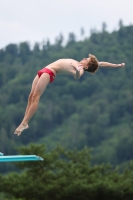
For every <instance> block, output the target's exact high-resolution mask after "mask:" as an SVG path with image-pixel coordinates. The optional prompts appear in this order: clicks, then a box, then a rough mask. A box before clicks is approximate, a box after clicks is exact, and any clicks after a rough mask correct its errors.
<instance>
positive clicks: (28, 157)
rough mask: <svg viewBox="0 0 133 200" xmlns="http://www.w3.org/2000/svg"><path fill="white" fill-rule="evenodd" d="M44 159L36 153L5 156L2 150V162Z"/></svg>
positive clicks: (0, 154) (0, 155)
mask: <svg viewBox="0 0 133 200" xmlns="http://www.w3.org/2000/svg"><path fill="white" fill-rule="evenodd" d="M37 160H41V161H43V158H41V157H39V156H36V155H13V156H4V155H3V153H1V152H0V162H20V161H37Z"/></svg>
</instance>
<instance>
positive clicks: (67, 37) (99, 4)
mask: <svg viewBox="0 0 133 200" xmlns="http://www.w3.org/2000/svg"><path fill="white" fill-rule="evenodd" d="M132 8H133V2H132V1H131V0H127V1H120V0H117V1H115V0H112V1H106V0H100V1H97V0H93V1H89V0H88V1H87V0H71V1H70V0H67V1H62V0H54V1H52V0H49V1H45V0H28V1H27V0H19V1H17V0H11V1H8V0H1V1H0V10H1V11H0V151H1V152H3V153H4V154H5V155H12V154H17V152H16V147H19V146H21V145H25V146H26V145H27V144H29V143H31V142H33V143H36V144H45V145H46V146H47V148H48V150H51V149H53V148H55V147H56V145H57V144H61V146H63V147H65V148H67V149H74V148H77V149H78V150H82V149H83V148H84V147H85V146H87V147H88V148H91V149H92V152H91V154H92V160H91V164H92V165H94V164H101V163H108V162H109V163H111V164H112V165H113V166H116V165H119V166H121V167H122V168H123V166H127V165H128V163H129V162H130V160H132V155H133V145H132V143H133V136H132V129H133V90H132V88H133V82H132V75H133V67H132V63H133V37H132V36H133V25H132V24H133V18H132V17H131V13H132ZM89 53H92V54H94V55H96V56H97V58H98V59H99V61H108V62H113V63H121V62H125V63H126V66H125V68H122V69H106V68H105V69H99V71H98V72H97V73H96V74H95V75H91V74H88V73H86V74H85V76H83V77H82V78H81V80H80V81H75V80H74V79H73V78H72V77H67V76H60V75H58V76H57V78H56V79H55V81H54V83H52V84H50V85H49V86H48V88H47V90H46V92H45V93H44V94H43V96H42V98H41V101H40V104H39V109H38V111H37V113H36V115H35V116H34V117H33V119H32V120H31V122H30V124H29V125H30V128H29V129H28V130H25V131H24V133H23V134H22V136H21V137H16V136H15V135H14V130H15V129H16V127H17V126H18V125H19V123H20V122H21V120H22V118H23V114H24V112H25V108H26V104H27V98H28V94H29V92H30V89H31V83H32V80H33V78H34V76H35V75H36V73H37V71H38V70H39V69H41V68H42V67H44V66H46V65H47V64H49V63H51V62H53V61H55V60H57V59H59V58H73V59H76V60H78V61H80V60H81V59H82V58H83V57H86V56H88V54H89ZM12 170H14V166H13V165H11V164H7V163H6V164H1V165H0V171H1V172H2V173H6V172H10V171H12Z"/></svg>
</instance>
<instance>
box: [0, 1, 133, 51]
mask: <svg viewBox="0 0 133 200" xmlns="http://www.w3.org/2000/svg"><path fill="white" fill-rule="evenodd" d="M132 10H133V1H132V0H126V1H125V0H93V1H92V0H91V1H90V0H0V49H2V48H5V47H6V46H7V45H9V44H19V43H20V42H29V44H30V45H31V46H33V45H34V44H35V43H36V42H38V43H42V42H43V41H46V40H47V39H49V40H50V42H51V43H54V42H55V38H57V37H58V36H59V35H60V34H63V36H64V39H65V40H66V41H67V39H68V35H69V33H71V32H72V33H74V34H75V35H76V38H77V40H80V39H81V34H80V33H81V28H83V29H84V31H85V34H84V37H89V34H90V30H91V29H97V30H98V31H101V30H102V24H103V22H105V23H106V24H107V30H108V31H109V32H111V31H113V30H117V29H118V27H119V26H118V24H119V21H120V20H122V21H123V24H124V25H125V26H128V25H131V24H133V14H132V12H133V11H132ZM131 16H132V17H131Z"/></svg>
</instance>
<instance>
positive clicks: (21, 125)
mask: <svg viewBox="0 0 133 200" xmlns="http://www.w3.org/2000/svg"><path fill="white" fill-rule="evenodd" d="M27 128H29V126H28V124H20V125H19V126H18V128H16V130H15V132H14V134H16V135H17V136H20V135H21V132H22V131H23V130H25V129H27Z"/></svg>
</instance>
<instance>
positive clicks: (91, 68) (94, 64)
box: [85, 54, 98, 73]
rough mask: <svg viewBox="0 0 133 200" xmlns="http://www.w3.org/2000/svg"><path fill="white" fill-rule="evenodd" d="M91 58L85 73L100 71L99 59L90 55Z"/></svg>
mask: <svg viewBox="0 0 133 200" xmlns="http://www.w3.org/2000/svg"><path fill="white" fill-rule="evenodd" d="M89 58H90V61H89V63H88V69H85V71H87V72H90V73H95V72H96V71H97V70H98V59H97V58H96V56H94V55H92V54H89Z"/></svg>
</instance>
